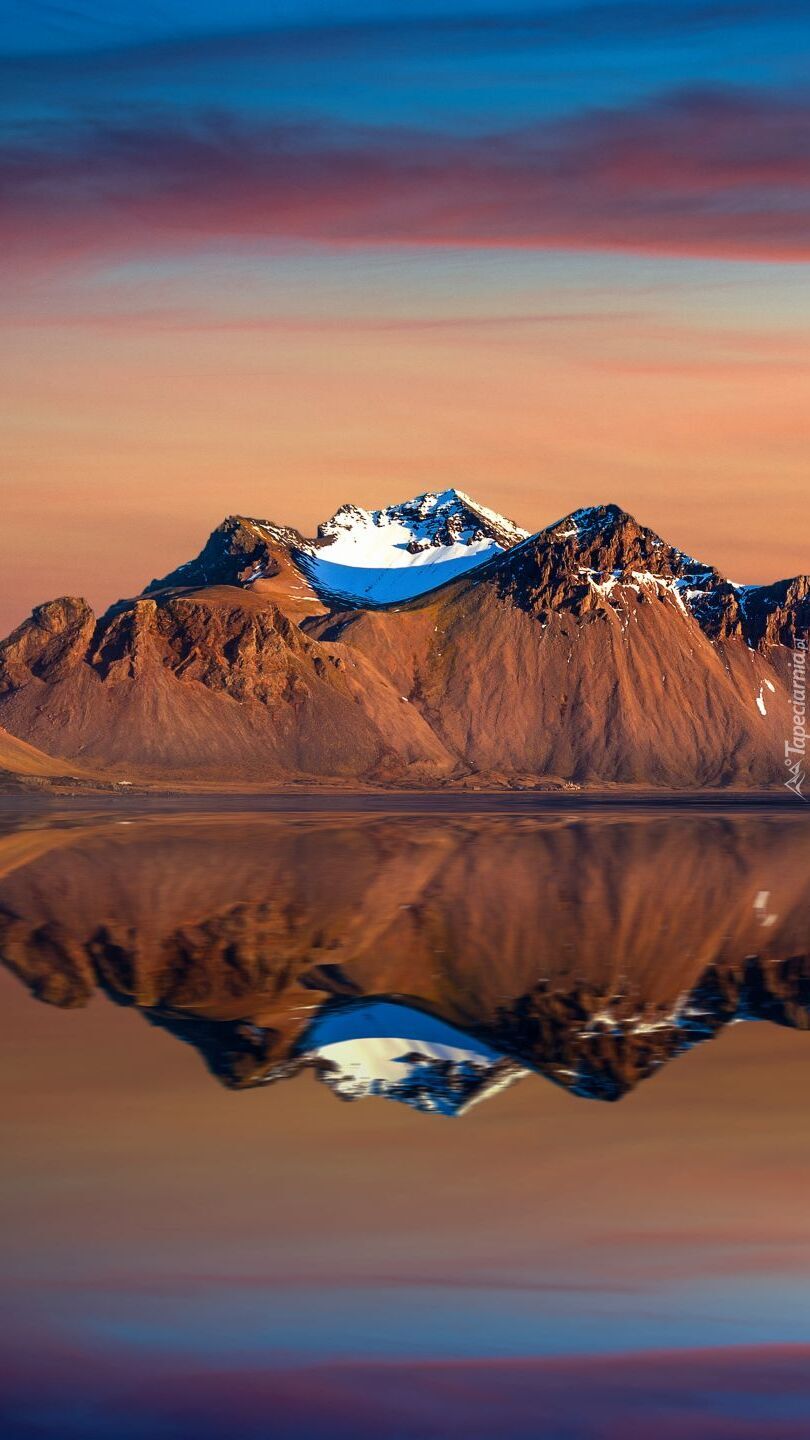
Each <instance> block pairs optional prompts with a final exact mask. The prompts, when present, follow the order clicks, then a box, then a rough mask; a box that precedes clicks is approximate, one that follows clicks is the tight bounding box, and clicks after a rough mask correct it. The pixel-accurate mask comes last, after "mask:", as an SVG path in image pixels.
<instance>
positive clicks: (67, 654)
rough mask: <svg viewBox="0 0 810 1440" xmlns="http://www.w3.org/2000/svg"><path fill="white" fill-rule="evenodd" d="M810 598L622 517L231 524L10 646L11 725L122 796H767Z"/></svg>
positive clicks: (454, 499) (385, 517)
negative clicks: (413, 791) (760, 582)
mask: <svg viewBox="0 0 810 1440" xmlns="http://www.w3.org/2000/svg"><path fill="white" fill-rule="evenodd" d="M808 629H810V580H809V579H808V577H807V576H799V577H796V578H794V579H792V580H787V581H779V582H776V583H775V584H773V585H768V586H741V585H736V584H733V583H731V582H730V581H728V580H726V579H725V578H724V577H723V576H722V575H721V574H720V573H719V572H718V571H717V570H716V569H715V568H714V567H712V566H710V565H708V564H704V563H701V562H699V561H696V560H694V559H692V558H691V557H690V556H687V555H685V554H684V553H683V552H682V551H680V550H679V549H677V548H675V547H674V546H672V545H670V544H668V543H666V542H665V541H664V540H663V539H662V538H661V537H660V536H658V535H656V534H655V533H654V532H653V531H651V530H649V529H647V528H646V527H644V526H642V525H639V524H638V523H637V522H636V521H635V520H634V519H633V517H632V516H630V515H628V514H627V512H626V511H624V510H622V509H620V508H619V507H618V506H615V505H605V506H593V507H589V508H587V509H582V510H576V511H574V512H573V513H572V514H571V515H569V516H567V517H566V518H565V519H564V520H561V521H558V522H557V523H555V524H554V525H551V526H549V527H547V529H545V530H542V531H540V532H538V533H537V534H535V535H532V536H526V535H525V532H524V531H522V530H520V529H518V527H517V526H515V525H514V524H513V523H512V522H511V521H508V520H505V519H503V517H501V516H498V515H496V514H494V512H492V511H489V510H487V509H486V508H485V507H484V506H481V505H478V504H477V503H476V502H474V501H472V500H471V499H470V498H469V497H468V496H466V495H464V494H462V493H461V492H457V491H443V492H440V493H436V494H429V495H423V496H419V497H417V498H416V499H415V500H413V501H407V502H404V503H403V504H401V505H396V506H391V507H389V508H388V509H385V510H377V511H365V510H361V509H359V508H358V507H356V506H349V505H347V506H343V507H341V509H340V510H338V511H337V513H336V514H335V515H334V516H333V517H332V519H331V520H329V521H326V522H325V523H324V524H323V525H321V526H320V527H319V531H318V535H317V536H316V538H315V539H314V540H307V539H305V538H304V537H303V536H301V535H300V534H299V532H298V531H296V530H294V529H291V528H290V527H284V526H277V525H273V524H271V523H270V522H267V521H258V520H250V519H246V518H245V517H239V516H232V517H230V518H228V519H227V520H226V521H224V522H223V524H222V525H221V526H219V527H218V529H217V530H215V531H214V533H213V534H212V535H211V537H210V538H209V540H208V542H207V544H206V545H205V547H204V548H203V550H202V551H201V553H200V555H199V556H198V557H197V558H196V559H195V560H192V561H190V562H188V563H186V564H184V565H182V566H181V567H179V569H177V570H175V571H173V572H172V573H171V574H169V575H167V576H165V577H164V578H163V579H162V580H154V581H152V582H151V584H150V585H149V586H148V587H147V589H146V590H145V591H144V592H143V594H142V595H141V596H139V597H137V598H135V599H132V600H123V601H120V602H118V603H117V604H116V605H114V606H113V607H112V608H111V609H110V610H109V611H108V612H107V613H106V614H105V615H103V616H101V617H100V618H96V616H95V615H94V614H93V613H92V611H91V610H90V609H89V607H88V606H87V605H86V604H85V602H84V601H83V600H80V599H75V598H63V599H61V600H57V601H52V602H50V603H48V604H45V605H41V606H39V607H38V608H37V609H36V610H35V611H34V613H33V615H32V617H31V619H30V620H28V621H26V622H25V623H24V624H23V625H22V626H20V627H19V628H18V629H17V630H16V631H15V632H14V633H13V634H12V635H11V636H9V637H8V639H7V640H5V641H4V642H2V644H0V723H2V724H3V725H5V726H6V728H7V729H8V730H9V731H10V732H11V733H12V734H14V735H15V736H19V737H20V738H22V739H24V740H26V741H28V742H29V743H31V744H33V745H35V746H37V747H39V748H41V749H42V750H44V751H46V752H48V753H50V752H51V751H52V750H53V751H58V752H60V753H61V754H64V755H65V756H66V757H68V759H69V760H70V761H71V762H73V761H76V760H77V759H78V760H81V762H82V763H87V764H90V765H92V766H93V767H95V768H100V769H104V770H105V771H106V772H107V773H109V774H110V775H111V776H113V777H116V778H118V779H119V780H120V779H133V778H134V779H143V778H146V779H161V780H174V781H181V782H187V783H197V782H201V781H204V782H207V783H214V784H230V785H238V784H242V783H245V784H257V785H266V784H276V785H278V784H284V783H286V782H288V781H301V780H308V779H309V780H313V781H331V782H335V783H344V784H345V783H348V782H352V781H354V782H356V781H362V782H363V783H372V784H398V785H402V784H415V785H418V786H423V785H437V784H448V783H449V784H456V785H471V784H475V785H479V786H480V785H481V784H482V783H487V784H496V785H497V784H508V785H518V786H534V785H538V784H539V785H541V786H544V787H546V788H548V787H551V788H559V787H564V786H566V785H571V784H574V785H580V786H581V785H586V786H605V785H607V786H614V785H624V786H626V785H639V786H659V787H671V788H678V789H680V788H695V787H725V786H738V787H757V788H759V787H768V786H776V785H781V784H782V783H783V782H784V780H785V778H786V771H785V766H784V758H785V750H784V747H785V741H786V739H787V738H788V737H789V736H790V735H791V734H792V733H793V717H792V706H791V683H792V679H791V674H792V664H793V658H794V656H795V654H796V653H797V646H798V645H800V643H801V641H802V639H803V637H804V635H805V634H806V633H807V630H808Z"/></svg>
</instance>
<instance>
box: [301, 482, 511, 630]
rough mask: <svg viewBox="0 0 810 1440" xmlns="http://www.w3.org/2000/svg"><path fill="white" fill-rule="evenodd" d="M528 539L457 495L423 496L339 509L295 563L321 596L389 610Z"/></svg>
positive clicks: (502, 519) (445, 492)
mask: <svg viewBox="0 0 810 1440" xmlns="http://www.w3.org/2000/svg"><path fill="white" fill-rule="evenodd" d="M526 534H527V532H526V531H525V530H521V529H520V527H519V526H518V525H515V524H514V523H513V521H511V520H507V519H506V518H505V517H504V516H502V515H498V514H496V512H495V511H494V510H489V509H487V508H486V507H485V506H483V505H478V504H477V503H476V501H474V500H472V499H471V498H470V496H469V495H465V494H464V492H463V491H461V490H453V489H450V490H441V491H428V492H426V493H425V494H424V495H417V496H415V498H414V499H412V500H404V501H402V502H401V503H399V504H397V505H389V506H387V507H386V508H385V509H382V510H364V509H362V508H361V507H360V506H359V505H341V507H340V509H339V510H337V511H336V512H335V514H334V515H333V516H332V517H331V519H329V520H326V521H324V522H323V524H321V525H319V526H318V538H317V540H315V541H314V542H313V543H311V544H306V545H304V546H303V547H302V548H301V549H300V550H299V551H298V552H297V554H296V560H297V563H298V564H299V565H300V567H301V569H302V570H303V571H304V573H305V574H306V576H307V578H308V579H309V580H310V581H311V582H312V584H313V585H314V586H315V587H316V589H317V590H318V591H319V592H320V593H321V594H328V595H332V596H336V597H338V598H339V599H341V600H343V601H346V602H348V603H352V604H363V605H369V604H371V605H390V604H394V603H396V602H398V601H399V602H401V601H405V600H411V599H413V598H414V597H416V596H417V595H423V594H425V593H426V592H427V591H428V590H433V589H435V588H436V586H437V585H442V584H444V583H445V582H446V581H448V580H455V579H457V578H458V577H459V575H463V574H464V573H465V572H467V571H468V570H471V569H473V568H474V567H476V566H478V565H481V564H483V563H484V562H485V561H487V560H491V559H493V558H494V557H495V556H496V555H499V554H500V553H501V552H502V551H504V550H508V549H510V548H511V546H513V545H516V544H518V543H519V542H520V541H521V540H524V539H525V538H526Z"/></svg>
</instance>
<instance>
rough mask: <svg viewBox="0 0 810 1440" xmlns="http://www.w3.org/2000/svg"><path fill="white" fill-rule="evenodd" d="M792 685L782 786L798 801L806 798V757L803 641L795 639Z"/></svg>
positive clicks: (792, 656)
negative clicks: (790, 733) (790, 718)
mask: <svg viewBox="0 0 810 1440" xmlns="http://www.w3.org/2000/svg"><path fill="white" fill-rule="evenodd" d="M791 669H792V684H791V691H790V698H791V707H792V711H793V733H792V736H791V739H790V740H786V741H785V765H786V767H787V770H788V778H787V780H786V781H785V785H786V787H787V789H788V790H792V791H793V793H794V795H798V796H799V799H800V800H806V799H807V798H808V797H807V796H806V795H805V794H804V792H803V790H802V786H803V784H804V782H805V779H806V775H807V772H806V770H805V759H806V756H807V725H806V719H807V640H806V639H798V638H797V640H796V645H795V648H794V650H793V651H792V652H791Z"/></svg>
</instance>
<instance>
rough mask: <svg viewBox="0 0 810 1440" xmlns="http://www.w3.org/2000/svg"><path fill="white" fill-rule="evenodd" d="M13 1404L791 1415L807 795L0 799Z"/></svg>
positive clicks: (708, 1418)
mask: <svg viewBox="0 0 810 1440" xmlns="http://www.w3.org/2000/svg"><path fill="white" fill-rule="evenodd" d="M0 958H2V961H3V965H2V967H0V1034H2V1046H1V1047H0V1065H1V1066H2V1077H1V1084H2V1093H3V1096H4V1102H5V1103H4V1105H3V1108H2V1119H1V1120H0V1124H2V1154H3V1160H4V1163H3V1168H2V1178H0V1219H1V1220H2V1224H0V1247H1V1248H2V1259H1V1262H0V1268H1V1270H2V1274H1V1276H0V1300H1V1301H2V1312H3V1319H2V1321H0V1431H2V1434H3V1435H4V1436H5V1437H8V1440H23V1437H26V1440H29V1437H30V1440H35V1437H42V1440H45V1437H48V1440H50V1437H54V1440H55V1437H58V1440H91V1437H99V1440H108V1437H109V1440H152V1437H155V1440H164V1437H165V1440H225V1437H230V1436H240V1437H247V1440H265V1437H267V1440H271V1437H272V1440H288V1437H289V1440H292V1437H296V1440H320V1437H330V1440H364V1437H372V1436H375V1437H386V1440H388V1437H390V1440H444V1437H446V1436H448V1435H450V1434H455V1433H460V1434H464V1435H465V1436H467V1437H471V1440H485V1437H486V1440H490V1437H492V1440H494V1437H496V1436H497V1437H506V1440H585V1437H589V1440H590V1437H595V1440H635V1437H638V1440H642V1437H643V1440H648V1437H651V1436H655V1437H662V1440H675V1437H679V1440H680V1437H682V1436H687V1435H688V1436H690V1437H693V1436H697V1437H699V1440H703V1437H705V1440H709V1437H712V1440H718V1437H750V1440H753V1437H768V1440H776V1437H779V1440H782V1437H784V1440H793V1437H796V1440H798V1437H800V1436H802V1437H806V1436H807V1435H808V1434H810V1288H808V1280H809V1279H810V1206H809V1205H808V1194H810V1121H809V1116H810V1036H808V1035H807V1034H806V1033H805V1032H806V1031H807V1029H808V1026H810V817H808V815H807V814H806V813H805V810H804V807H802V806H800V805H797V806H796V807H795V808H791V809H780V810H774V811H771V810H768V809H766V808H762V807H760V808H756V807H752V808H750V809H748V808H746V807H738V808H736V809H734V810H733V811H732V810H729V811H721V810H712V809H711V808H710V807H700V808H693V809H678V808H677V807H669V808H667V809H666V810H664V811H659V810H655V809H654V808H648V809H639V810H637V811H636V810H633V809H632V808H628V807H623V808H622V809H617V810H610V809H603V810H597V809H594V810H589V811H577V810H576V809H575V808H573V807H569V808H568V809H564V810H558V811H555V810H553V809H551V808H539V809H534V808H533V807H532V806H531V805H530V804H522V805H514V806H511V805H510V804H509V803H508V801H507V800H504V801H503V803H502V804H495V805H494V806H493V807H492V808H490V809H486V808H483V806H482V807H480V808H476V806H475V805H474V804H473V803H472V802H470V803H465V804H459V805H457V806H450V807H448V808H446V809H441V808H440V809H438V810H437V809H431V808H429V806H426V807H424V808H420V807H419V806H418V805H414V807H413V808H412V809H411V810H410V811H408V810H407V809H406V810H402V811H399V812H398V813H385V811H384V810H383V809H374V808H373V807H372V808H371V809H369V808H368V807H366V808H363V807H362V806H361V807H360V808H358V809H352V807H351V805H344V806H343V807H341V808H340V809H338V808H335V809H334V810H333V811H330V810H328V809H325V808H318V807H313V808H312V809H311V810H309V811H307V810H306V809H304V808H301V807H298V808H296V807H295V806H292V807H291V808H290V809H289V810H288V811H285V810H284V808H282V809H281V810H278V811H276V812H260V811H252V812H250V813H239V811H238V810H236V809H221V810H220V811H218V812H217V813H211V814H205V813H203V811H202V810H201V809H200V808H198V809H197V810H195V811H193V812H183V811H179V810H173V809H172V808H170V807H168V806H167V807H164V808H157V807H156V808H153V809H152V810H151V811H147V810H142V809H139V807H138V806H137V805H134V804H133V805H121V806H119V807H118V808H117V809H115V808H111V807H103V806H99V807H98V808H94V807H93V806H92V805H90V804H88V805H86V806H85V807H84V808H79V809H77V808H74V809H73V810H70V811H69V810H65V811H64V812H61V811H60V810H59V809H58V808H46V807H37V806H34V805H33V804H32V805H30V806H28V805H27V804H26V803H24V802H23V801H20V802H19V803H17V802H14V803H9V804H8V805H7V806H6V808H5V809H4V810H3V811H2V812H0Z"/></svg>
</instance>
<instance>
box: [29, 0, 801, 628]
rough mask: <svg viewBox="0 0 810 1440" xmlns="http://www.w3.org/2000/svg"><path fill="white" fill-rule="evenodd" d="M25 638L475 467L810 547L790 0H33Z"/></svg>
mask: <svg viewBox="0 0 810 1440" xmlns="http://www.w3.org/2000/svg"><path fill="white" fill-rule="evenodd" d="M2 10H3V13H4V19H5V24H4V27H3V33H4V40H3V49H2V51H0V113H1V114H2V121H3V135H4V139H3V142H2V154H1V155H0V184H1V185H2V194H3V205H2V212H0V283H2V291H3V300H2V307H1V308H0V324H1V325H2V328H3V332H4V334H3V343H2V358H0V382H1V384H2V394H3V409H4V425H3V429H4V434H5V447H4V448H5V455H4V465H3V475H4V519H5V524H4V526H3V544H2V555H1V558H2V564H3V572H4V576H5V579H6V584H5V586H4V595H3V605H2V613H0V629H2V631H3V633H5V631H7V630H8V629H9V628H10V627H11V626H12V625H14V624H16V623H18V622H19V621H20V620H22V619H23V617H24V616H25V614H27V612H28V611H29V610H30V608H31V605H32V604H34V603H37V602H39V601H41V600H44V599H47V598H50V597H52V596H54V595H57V594H61V593H65V592H71V593H80V594H85V595H86V596H87V598H88V599H89V600H90V601H91V603H93V604H94V605H96V606H103V605H105V604H107V603H108V602H110V601H111V600H113V599H114V598H116V597H118V596H120V595H125V594H128V593H133V592H135V591H137V590H139V589H140V588H142V586H143V585H145V584H146V582H147V581H148V580H149V579H151V578H152V576H153V575H155V574H158V573H163V572H165V571H166V570H168V569H169V568H170V567H171V566H173V565H175V564H177V563H178V562H179V561H181V560H184V559H188V558H189V557H190V556H191V555H192V554H194V553H196V551H197V550H198V549H199V548H200V547H201V545H202V543H203V541H204V539H205V537H206V535H207V534H208V532H209V531H210V530H211V529H212V528H213V527H214V526H215V525H216V524H217V523H218V522H219V521H220V520H221V519H222V518H223V516H224V515H225V514H228V513H233V512H243V513H249V514H254V515H259V516H263V517H266V518H271V519H276V520H280V521H285V522H288V523H292V524H296V525H298V526H299V527H300V528H302V529H303V530H304V531H309V532H311V531H312V530H313V529H314V527H315V525H316V524H317V522H318V521H319V520H322V519H324V518H326V516H328V515H329V514H331V513H332V512H333V511H334V510H335V509H336V508H337V506H338V505H339V504H341V503H343V502H344V501H347V500H353V501H355V502H357V503H359V504H364V505H370V506H371V505H381V504H385V503H389V502H391V501H394V500H398V499H402V498H404V497H406V496H409V495H412V494H415V493H417V492H420V491H423V490H428V489H434V488H444V487H447V486H450V485H455V486H458V487H460V488H463V489H465V490H467V491H468V492H470V493H471V494H473V495H476V496H478V497H479V498H480V499H481V500H482V501H483V502H484V503H485V504H488V505H490V506H493V507H495V508H497V509H499V510H502V511H503V512H504V513H506V514H508V515H510V516H512V517H513V518H514V519H516V520H517V521H518V522H519V523H520V524H521V525H524V526H526V527H531V528H539V527H540V526H542V525H545V524H547V523H550V522H551V521H553V520H554V519H556V518H557V517H558V516H560V515H562V514H564V513H566V512H567V511H569V510H571V509H573V508H575V507H576V506H579V505H585V504H591V503H597V502H604V501H615V502H618V503H619V504H621V505H623V506H625V507H626V508H627V509H629V510H631V511H632V512H634V513H635V514H636V515H637V516H638V518H639V519H641V520H642V521H644V522H646V523H647V524H650V525H652V526H653V527H654V528H655V529H657V530H659V531H660V532H662V533H663V534H664V535H665V536H666V537H667V539H669V540H671V541H672V542H673V543H675V544H678V545H681V546H682V547H683V548H685V549H686V550H687V551H689V552H690V553H697V554H698V555H699V556H700V557H701V558H705V559H706V560H707V561H710V562H713V563H715V564H717V565H718V566H719V567H720V568H721V569H722V570H723V571H724V572H726V573H727V574H729V575H730V576H731V578H732V579H735V580H738V581H767V580H771V579H774V578H776V577H778V576H784V575H790V574H794V573H796V572H797V571H800V570H803V569H805V568H806V557H805V551H806V543H807V537H808V522H807V470H808V466H807V460H808V440H809V439H810V422H808V414H810V358H808V357H809V356H810V350H809V349H808V339H810V303H809V302H810V287H809V286H808V280H807V270H806V262H807V259H808V258H809V257H810V104H809V103H808V100H807V92H806V67H807V60H808V53H809V52H810V26H808V21H807V12H806V7H805V6H803V5H802V4H800V3H795V0H769V3H768V4H765V3H764V0H740V3H736V4H725V3H721V0H682V3H677V4H676V3H673V0H668V3H663V0H662V3H659V0H598V3H594V0H570V3H561V0H540V3H533V4H531V5H529V4H527V3H526V0H510V3H508V4H497V3H495V0H488V3H483V0H464V3H461V0H436V3H433V4H431V5H430V6H427V5H425V6H422V7H419V6H404V7H402V8H398V7H397V6H396V5H392V4H391V3H382V0H366V3H362V0H350V3H347V4H345V5H341V6H340V7H335V6H334V5H327V4H325V3H319V0H287V3H277V4H275V5H273V6H272V7H268V6H267V5H265V4H261V3H259V0H234V3H233V4H231V5H230V6H228V7H223V6H221V5H218V4H214V3H213V0H195V3H194V4H191V5H189V4H185V3H183V4H181V3H180V0H169V3H164V4H161V5H159V6H157V5H153V4H141V5H139V6H135V5H133V4H131V3H124V0H108V3H106V4H105V5H100V4H95V3H79V4H78V5H76V6H72V7H69V8H68V7H62V6H60V5H56V4H36V3H31V0H25V3H23V0H16V3H15V0H5V3H4V4H3V5H2Z"/></svg>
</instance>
